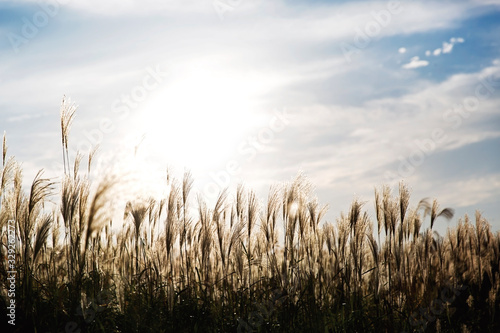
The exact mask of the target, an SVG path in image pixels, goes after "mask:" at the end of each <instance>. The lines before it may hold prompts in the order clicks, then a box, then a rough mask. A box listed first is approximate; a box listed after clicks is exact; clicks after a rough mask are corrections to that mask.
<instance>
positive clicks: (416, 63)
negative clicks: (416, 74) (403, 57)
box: [402, 57, 429, 69]
mask: <svg viewBox="0 0 500 333" xmlns="http://www.w3.org/2000/svg"><path fill="white" fill-rule="evenodd" d="M428 65H429V62H428V61H427V60H420V58H419V57H413V58H411V59H410V62H409V63H407V64H405V65H403V66H402V67H403V68H404V69H414V68H419V67H425V66H428Z"/></svg>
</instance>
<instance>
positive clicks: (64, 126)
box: [61, 96, 78, 174]
mask: <svg viewBox="0 0 500 333" xmlns="http://www.w3.org/2000/svg"><path fill="white" fill-rule="evenodd" d="M77 108H78V107H77V106H76V105H75V103H72V102H71V99H66V96H63V99H62V102H61V144H62V148H63V165H64V174H66V170H69V169H70V167H69V164H70V163H69V150H68V137H69V131H70V129H71V124H72V123H73V119H74V117H75V112H76V109H77Z"/></svg>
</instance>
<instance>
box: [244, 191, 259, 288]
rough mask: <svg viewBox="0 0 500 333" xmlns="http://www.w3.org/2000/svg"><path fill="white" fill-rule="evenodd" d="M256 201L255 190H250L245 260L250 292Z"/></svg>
mask: <svg viewBox="0 0 500 333" xmlns="http://www.w3.org/2000/svg"><path fill="white" fill-rule="evenodd" d="M258 209H259V207H258V203H257V197H256V195H255V192H253V191H250V193H249V194H248V211H247V247H246V249H247V260H248V288H249V290H250V294H252V290H251V289H250V286H251V285H252V260H253V259H254V258H253V249H252V242H251V240H252V231H253V227H254V225H255V223H256V222H257V216H258V214H257V211H258Z"/></svg>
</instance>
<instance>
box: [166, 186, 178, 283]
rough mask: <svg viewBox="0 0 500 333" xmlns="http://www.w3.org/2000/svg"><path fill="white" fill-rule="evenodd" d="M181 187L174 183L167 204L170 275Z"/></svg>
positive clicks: (167, 247) (167, 241)
mask: <svg viewBox="0 0 500 333" xmlns="http://www.w3.org/2000/svg"><path fill="white" fill-rule="evenodd" d="M179 192H180V190H179V186H178V185H177V182H172V186H171V188H170V193H169V196H168V204H167V218H166V220H165V249H166V254H167V260H168V261H169V263H170V274H173V258H172V253H173V247H174V243H175V238H176V236H177V232H178V229H177V223H178V215H177V203H178V202H179Z"/></svg>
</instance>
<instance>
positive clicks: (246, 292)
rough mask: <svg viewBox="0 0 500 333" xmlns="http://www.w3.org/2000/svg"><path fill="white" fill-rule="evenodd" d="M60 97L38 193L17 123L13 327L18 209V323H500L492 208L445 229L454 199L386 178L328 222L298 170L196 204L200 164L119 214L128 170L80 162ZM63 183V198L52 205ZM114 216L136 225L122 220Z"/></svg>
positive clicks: (6, 214)
mask: <svg viewBox="0 0 500 333" xmlns="http://www.w3.org/2000/svg"><path fill="white" fill-rule="evenodd" d="M61 108H62V109H61V110H62V111H61V130H62V149H63V165H64V175H63V176H62V182H61V183H60V184H55V183H54V182H53V181H51V180H49V179H44V178H43V177H42V175H43V174H42V172H41V171H40V172H39V173H38V174H37V175H36V177H35V179H34V180H33V183H32V186H31V188H30V190H29V193H25V192H24V191H23V190H22V188H21V182H22V170H21V167H20V165H19V164H18V163H17V162H16V161H15V160H14V159H13V158H8V157H7V141H6V139H5V136H4V141H3V154H2V170H1V171H2V172H1V173H0V175H1V179H0V184H1V188H0V200H1V211H0V229H1V231H2V234H1V238H0V241H1V246H0V255H1V257H2V261H1V263H0V281H1V282H0V283H1V285H2V291H1V295H2V298H1V301H2V302H1V303H0V308H1V310H2V311H1V312H2V315H1V316H0V318H2V324H1V325H4V324H5V326H6V327H8V328H9V329H12V328H13V327H10V326H9V325H7V324H6V322H7V319H6V318H7V317H6V315H5V313H6V311H7V309H6V307H7V305H8V303H7V302H8V300H9V298H8V297H7V292H6V291H7V289H8V288H7V280H6V279H7V271H9V270H11V269H9V268H8V267H7V254H8V253H7V242H8V234H7V221H8V220H15V221H16V228H17V230H16V235H17V239H16V242H17V247H16V249H17V252H16V270H17V272H18V273H17V280H16V305H17V307H16V326H15V327H14V329H15V330H16V331H18V332H29V331H35V328H36V331H37V332H77V331H78V330H81V331H82V332H250V331H252V332H401V331H407V332H411V331H428V332H434V331H443V332H449V331H452V332H464V331H465V332H478V331H481V332H487V331H490V332H495V331H500V326H499V323H500V318H499V313H500V303H499V302H500V271H499V261H500V233H499V232H496V233H494V232H493V231H492V230H491V228H490V225H489V224H488V222H487V221H486V220H485V219H484V218H483V217H482V216H481V214H480V213H477V214H476V216H475V219H474V221H471V220H470V218H469V217H468V216H465V217H464V218H462V219H461V220H460V223H459V224H458V226H457V227H456V228H453V229H450V230H448V232H447V233H446V235H445V236H441V235H439V234H437V233H436V232H435V231H433V226H434V224H435V222H436V220H438V219H439V218H443V217H444V218H451V217H452V216H453V210H452V209H450V208H445V209H443V210H440V209H439V205H438V203H437V201H433V202H432V203H431V202H430V201H428V200H427V199H424V200H421V201H420V202H419V204H418V205H417V207H416V208H412V207H411V206H410V193H409V191H408V189H407V187H406V186H405V185H404V184H400V187H399V191H398V193H397V194H396V195H394V194H393V193H392V192H391V189H390V188H389V187H388V186H384V187H382V188H381V189H376V191H375V205H376V206H375V210H376V223H375V224H374V223H373V222H372V220H371V219H370V217H369V216H368V214H367V213H366V212H364V211H363V204H362V203H361V202H359V201H357V200H355V201H354V202H353V203H352V205H351V207H350V208H349V210H348V213H347V215H345V214H341V215H340V217H338V219H337V221H336V222H335V223H328V222H325V221H323V216H324V213H325V211H326V206H321V205H320V204H319V203H318V201H317V199H316V198H315V197H314V194H313V192H312V190H311V189H312V186H311V184H310V183H309V182H308V181H307V179H305V178H304V177H303V176H298V177H297V178H296V179H294V180H293V181H292V182H290V183H286V184H282V185H273V186H272V187H271V189H270V191H269V196H268V198H267V201H266V202H259V200H258V198H257V197H256V195H255V194H254V192H252V191H248V190H246V189H245V188H243V187H242V186H240V187H238V188H237V189H236V192H235V193H234V196H232V195H231V192H230V191H223V192H222V193H221V194H220V195H219V197H218V199H217V201H216V203H215V205H214V206H213V207H208V206H207V204H206V203H205V202H204V200H203V198H201V197H198V198H197V214H189V213H188V212H189V211H190V210H189V209H188V207H189V205H190V202H191V201H192V200H190V192H191V188H192V184H193V179H192V178H191V175H190V173H186V174H185V175H184V177H183V179H182V180H180V181H177V180H176V179H170V178H169V179H168V181H167V184H166V186H168V188H169V189H170V191H169V193H168V194H167V195H166V197H164V198H141V197H137V198H135V199H134V200H132V201H130V202H129V203H128V204H127V205H126V208H125V211H124V212H123V221H112V220H111V216H110V215H109V207H108V203H109V201H110V198H112V197H113V195H114V193H115V192H116V186H117V185H119V183H120V180H119V179H118V178H116V177H115V178H109V177H108V178H105V179H104V180H103V181H101V182H100V183H98V184H94V183H93V181H91V178H92V177H91V162H92V159H93V157H94V154H95V150H93V151H92V152H91V153H90V154H89V156H88V166H87V168H86V171H87V173H86V174H81V173H80V171H79V170H80V162H81V160H82V155H80V154H77V157H76V159H75V161H74V162H73V173H72V174H71V172H70V170H71V165H70V159H69V154H68V136H69V128H70V125H71V121H72V119H73V117H74V115H75V110H76V108H75V107H74V105H72V104H68V103H67V102H66V101H63V104H62V107H61ZM56 185H57V186H56ZM56 187H57V188H58V189H59V196H58V199H57V200H58V208H57V209H55V210H53V211H49V212H47V210H46V209H45V203H46V202H48V200H49V197H50V196H51V195H53V194H54V192H55V188H56ZM422 213H423V214H422ZM427 216H429V217H430V228H429V229H424V230H422V222H423V220H424V219H425V218H427ZM112 223H113V224H116V223H123V229H122V230H121V231H120V232H118V233H117V234H115V233H114V232H113V231H112ZM374 228H376V229H375V230H374Z"/></svg>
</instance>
